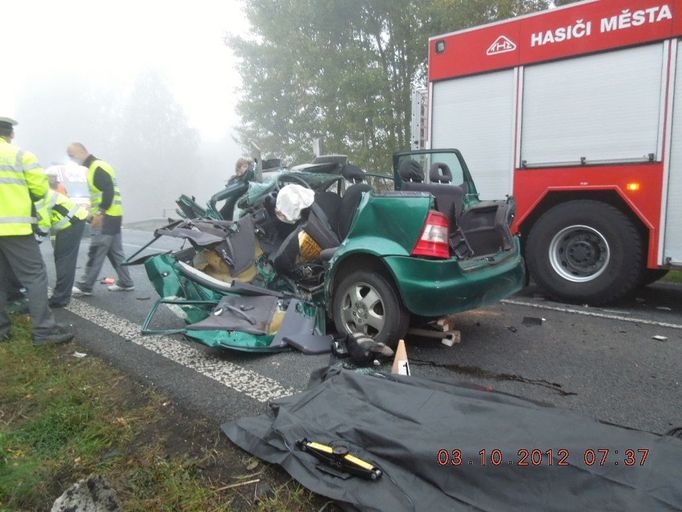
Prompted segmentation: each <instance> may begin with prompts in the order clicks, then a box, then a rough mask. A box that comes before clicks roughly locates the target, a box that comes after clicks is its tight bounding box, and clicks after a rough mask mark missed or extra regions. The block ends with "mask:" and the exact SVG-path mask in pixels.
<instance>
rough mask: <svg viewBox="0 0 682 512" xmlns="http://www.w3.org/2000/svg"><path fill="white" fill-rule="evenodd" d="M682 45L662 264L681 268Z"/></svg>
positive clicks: (678, 54) (679, 54) (678, 68)
mask: <svg viewBox="0 0 682 512" xmlns="http://www.w3.org/2000/svg"><path fill="white" fill-rule="evenodd" d="M681 49H682V45H680V41H678V46H677V59H676V62H677V66H676V77H675V87H674V90H675V96H674V100H673V101H674V104H673V118H672V137H671V147H670V167H669V171H668V197H667V201H666V221H665V239H664V249H663V262H664V263H673V264H677V265H680V264H682V52H680V50H681Z"/></svg>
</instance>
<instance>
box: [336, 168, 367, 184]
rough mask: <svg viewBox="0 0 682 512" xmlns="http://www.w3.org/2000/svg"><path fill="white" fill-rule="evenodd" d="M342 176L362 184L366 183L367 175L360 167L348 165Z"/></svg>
mask: <svg viewBox="0 0 682 512" xmlns="http://www.w3.org/2000/svg"><path fill="white" fill-rule="evenodd" d="M341 176H343V177H344V178H345V179H347V180H348V181H352V182H353V183H362V182H363V181H365V173H364V172H363V170H362V169H360V168H359V167H356V166H355V165H351V164H346V165H345V166H344V167H343V170H342V171H341Z"/></svg>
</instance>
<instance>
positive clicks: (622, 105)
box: [521, 43, 664, 167]
mask: <svg viewBox="0 0 682 512" xmlns="http://www.w3.org/2000/svg"><path fill="white" fill-rule="evenodd" d="M662 70H663V45H662V43H656V44H651V45H647V46H640V47H635V48H627V49H624V50H617V51H612V52H606V53H600V54H596V55H588V56H580V57H577V58H571V59H565V60H560V61H556V62H549V63H542V64H537V65H532V66H528V67H526V69H525V71H524V83H523V118H522V138H521V161H522V162H524V161H525V162H526V163H527V165H528V166H536V167H543V166H544V167H546V166H557V165H580V163H581V158H584V159H585V163H587V164H590V163H606V162H629V161H630V162H631V161H647V160H648V158H649V155H650V154H653V155H654V158H655V160H660V158H661V155H660V154H659V140H660V136H661V134H660V133H659V131H660V128H661V122H660V121H661V108H662V105H663V103H664V102H662V101H661V90H662V88H661V81H662V79H663V78H662V76H663V73H662Z"/></svg>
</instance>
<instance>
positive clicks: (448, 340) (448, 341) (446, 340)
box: [440, 332, 462, 347]
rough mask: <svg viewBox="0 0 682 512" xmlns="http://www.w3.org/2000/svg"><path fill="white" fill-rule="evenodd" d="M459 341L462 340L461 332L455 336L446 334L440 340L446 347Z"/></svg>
mask: <svg viewBox="0 0 682 512" xmlns="http://www.w3.org/2000/svg"><path fill="white" fill-rule="evenodd" d="M458 334H459V332H458ZM461 341H462V336H461V334H460V335H459V336H457V337H453V336H446V337H445V338H443V339H442V340H440V342H441V343H442V344H443V345H445V346H446V347H452V346H454V345H455V343H460V342H461Z"/></svg>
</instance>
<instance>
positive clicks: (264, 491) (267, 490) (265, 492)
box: [253, 482, 275, 504]
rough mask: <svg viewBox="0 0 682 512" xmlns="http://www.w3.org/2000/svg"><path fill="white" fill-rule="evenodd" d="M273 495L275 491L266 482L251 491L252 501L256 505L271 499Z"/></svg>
mask: <svg viewBox="0 0 682 512" xmlns="http://www.w3.org/2000/svg"><path fill="white" fill-rule="evenodd" d="M274 495H275V490H274V489H273V488H272V486H271V485H270V484H269V483H267V482H263V483H262V484H261V485H256V488H255V489H254V490H253V501H254V502H255V503H256V504H258V503H261V502H262V501H264V500H267V499H270V498H272V497H273V496H274Z"/></svg>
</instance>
